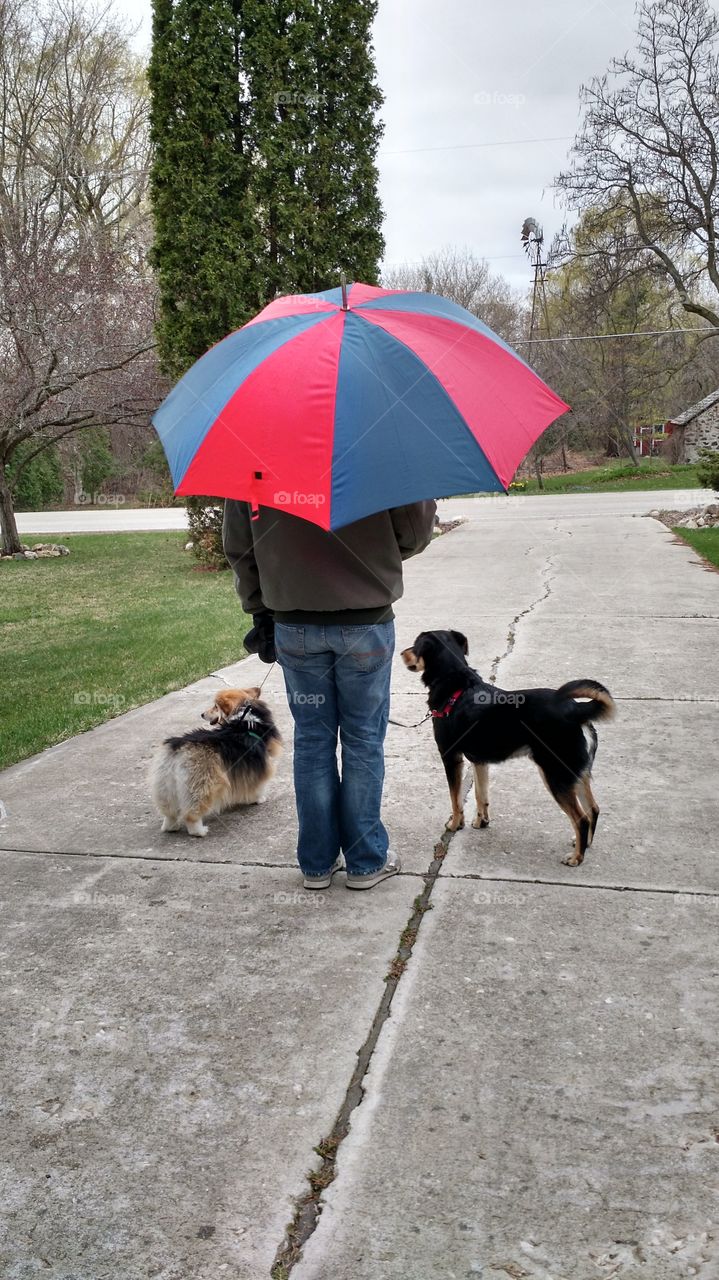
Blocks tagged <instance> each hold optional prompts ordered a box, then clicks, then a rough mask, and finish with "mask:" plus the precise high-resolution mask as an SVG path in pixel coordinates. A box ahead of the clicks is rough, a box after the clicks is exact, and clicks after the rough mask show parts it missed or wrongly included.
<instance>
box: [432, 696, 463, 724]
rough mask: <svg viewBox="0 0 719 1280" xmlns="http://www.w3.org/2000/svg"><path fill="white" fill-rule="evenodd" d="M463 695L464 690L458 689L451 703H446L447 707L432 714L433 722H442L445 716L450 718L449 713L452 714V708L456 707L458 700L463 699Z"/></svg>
mask: <svg viewBox="0 0 719 1280" xmlns="http://www.w3.org/2000/svg"><path fill="white" fill-rule="evenodd" d="M463 693H464V689H457V690H456V691H455V692H454V693H453V694H452V697H451V698H450V700H449V702H448V703H446V705H445V706H444V707H442V710H441V711H433V712H432V713H431V714H432V719H433V720H441V719H442V717H443V716H448V715H449V713H450V711H451V710H452V707H453V706H454V704H455V702H456V701H457V699H458V698H461V697H462V694H463Z"/></svg>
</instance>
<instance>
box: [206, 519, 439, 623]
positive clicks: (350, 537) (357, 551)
mask: <svg viewBox="0 0 719 1280" xmlns="http://www.w3.org/2000/svg"><path fill="white" fill-rule="evenodd" d="M435 512H436V503H434V502H432V501H429V502H415V503H412V504H411V506H407V507H395V508H394V509H393V510H392V511H379V512H377V514H376V515H372V516H366V517H365V519H364V520H356V521H355V522H354V524H348V525H345V527H344V528H343V529H338V530H337V532H336V533H327V532H326V531H325V530H324V529H320V528H319V526H318V525H315V524H311V523H310V521H309V520H302V519H301V518H300V517H299V516H292V515H289V514H288V513H287V512H286V511H276V510H275V509H274V508H272V507H260V510H259V515H258V517H257V519H256V520H253V519H252V518H251V516H250V506H249V503H247V502H238V501H235V500H234V499H231V498H228V499H227V501H226V502H225V518H224V525H223V530H222V542H223V546H224V550H225V555H226V556H227V559H228V561H229V562H230V565H231V566H232V570H233V573H234V575H235V586H236V587H237V593H238V595H239V597H240V600H241V601H242V607H243V609H245V610H246V612H247V613H259V612H261V611H262V610H264V609H269V610H270V611H271V612H272V613H274V615H275V619H276V620H277V621H278V622H298V623H301V622H326V623H330V622H332V623H353V622H358V623H361V622H380V621H385V620H388V619H390V618H392V617H393V616H394V615H393V613H392V607H391V606H392V604H393V602H394V601H395V600H398V599H399V598H400V596H401V595H402V590H403V587H402V561H403V560H408V559H409V557H410V556H414V555H417V553H418V552H420V551H424V549H425V547H426V546H428V545H429V543H430V542H431V540H432V530H433V528H434V521H435Z"/></svg>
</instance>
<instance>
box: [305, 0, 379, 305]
mask: <svg viewBox="0 0 719 1280" xmlns="http://www.w3.org/2000/svg"><path fill="white" fill-rule="evenodd" d="M377 7H378V0H315V2H314V5H313V8H314V19H315V30H316V38H315V49H316V56H317V95H318V96H317V106H316V111H315V121H314V126H315V127H314V136H315V146H316V150H315V152H314V155H313V163H312V165H311V166H310V167H309V168H308V173H307V185H308V189H309V192H310V195H311V197H312V200H313V203H314V207H315V210H316V216H315V219H314V221H313V224H312V240H313V243H312V250H313V255H312V266H313V270H314V278H313V281H312V285H311V286H310V287H311V288H326V287H328V286H329V285H330V284H334V283H335V281H336V272H337V270H338V269H339V268H342V269H344V270H345V271H346V272H347V276H348V279H354V280H363V281H364V282H365V283H366V284H378V283H379V263H380V259H381V257H382V254H383V252H384V237H383V235H382V206H381V204H380V200H379V196H378V194H377V182H378V174H377V166H376V155H377V148H378V146H379V142H380V138H381V136H382V132H383V127H382V125H381V124H380V123H379V122H378V120H377V112H378V111H379V108H380V106H381V105H382V101H383V98H382V94H381V92H380V90H379V88H378V86H377V82H376V76H375V63H374V51H373V48H372V23H373V22H374V19H375V16H376V13H377Z"/></svg>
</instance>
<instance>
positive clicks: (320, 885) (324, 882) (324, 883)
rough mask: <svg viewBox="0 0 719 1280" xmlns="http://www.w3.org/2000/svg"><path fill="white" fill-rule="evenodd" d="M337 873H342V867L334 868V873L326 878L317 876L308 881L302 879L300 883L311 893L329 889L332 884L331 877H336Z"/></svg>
mask: <svg viewBox="0 0 719 1280" xmlns="http://www.w3.org/2000/svg"><path fill="white" fill-rule="evenodd" d="M338 871H344V867H335V869H334V871H332V872H330V874H329V875H328V876H317V877H315V878H310V879H309V880H305V879H303V881H302V883H303V885H304V887H305V889H309V890H310V891H311V892H312V893H316V892H317V890H318V889H329V887H330V885H331V884H332V877H333V876H336V875H337V872H338Z"/></svg>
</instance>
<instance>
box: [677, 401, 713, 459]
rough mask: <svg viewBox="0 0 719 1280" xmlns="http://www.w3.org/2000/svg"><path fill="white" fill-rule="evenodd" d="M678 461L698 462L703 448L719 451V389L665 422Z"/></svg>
mask: <svg viewBox="0 0 719 1280" xmlns="http://www.w3.org/2000/svg"><path fill="white" fill-rule="evenodd" d="M664 430H665V432H666V434H667V435H668V436H669V437H670V440H669V444H670V446H671V456H672V459H673V461H674V462H696V460H697V458H698V457H699V450H700V449H714V450H715V451H716V452H717V453H719V389H717V390H716V391H712V392H711V394H710V395H708V396H705V397H704V399H703V400H699V401H697V403H696V404H693V405H692V406H691V408H689V409H685V410H684V412H683V413H678V414H677V415H676V417H674V418H670V419H669V421H668V422H667V423H665V426H664Z"/></svg>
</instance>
